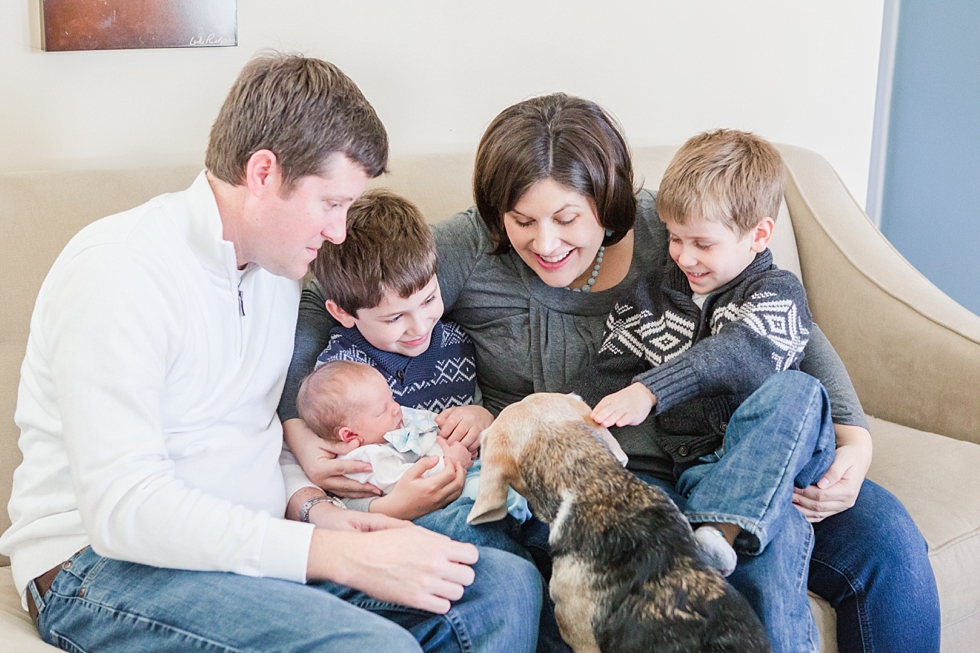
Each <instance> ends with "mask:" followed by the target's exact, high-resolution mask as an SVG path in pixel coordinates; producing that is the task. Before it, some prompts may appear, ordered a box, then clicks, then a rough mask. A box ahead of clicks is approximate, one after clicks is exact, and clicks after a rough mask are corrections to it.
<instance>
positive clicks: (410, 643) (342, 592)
mask: <svg viewBox="0 0 980 653" xmlns="http://www.w3.org/2000/svg"><path fill="white" fill-rule="evenodd" d="M71 563H72V564H71V566H70V567H69V568H68V569H66V570H63V571H62V572H60V573H59V574H58V575H57V577H56V578H55V580H54V583H53V584H52V586H51V588H50V590H49V591H48V592H47V593H46V594H45V596H44V599H43V600H40V601H39V600H38V597H37V596H35V597H34V598H35V603H36V604H37V606H38V610H39V615H38V630H39V632H40V633H41V637H42V638H43V639H44V641H46V642H48V643H49V644H53V645H55V646H58V647H60V648H62V649H63V650H68V651H76V652H80V651H132V652H133V653H148V652H150V651H215V652H219V651H228V652H230V651H236V652H240V651H282V652H296V653H301V652H302V653H306V652H312V651H329V652H330V653H361V652H363V651H372V652H382V651H383V652H385V653H389V652H390V653H402V652H409V651H411V652H413V653H416V652H418V651H422V650H425V651H433V652H439V653H443V652H445V653H450V652H453V653H456V652H460V653H461V652H464V651H466V652H469V651H498V652H500V653H510V652H520V651H525V652H530V651H534V650H535V646H536V641H537V638H538V614H539V613H540V611H541V601H542V589H543V583H542V580H541V576H540V574H539V573H538V571H537V569H535V568H534V566H533V565H532V564H531V563H529V562H527V561H525V560H522V559H520V558H516V557H514V556H513V555H510V554H507V553H503V552H501V551H496V550H494V549H481V550H480V560H479V561H478V562H477V563H476V564H475V565H474V570H475V571H476V580H475V581H474V583H473V584H472V585H470V586H469V587H468V588H466V591H465V592H464V594H463V598H462V599H460V600H459V601H455V602H453V606H452V608H451V609H450V611H449V613H447V614H445V615H434V614H431V613H429V612H424V611H422V610H415V609H411V608H406V607H403V606H399V605H394V604H391V603H385V602H382V601H378V600H376V599H373V598H371V597H369V596H367V595H365V594H363V593H361V592H358V591H357V590H352V589H350V588H348V587H344V586H342V585H337V584H335V583H316V584H310V585H301V584H299V583H292V582H288V581H283V580H276V579H270V578H252V577H248V576H239V575H237V574H230V573H217V572H200V571H183V570H175V569H160V568H156V567H148V566H145V565H139V564H135V563H130V562H121V561H118V560H112V559H109V558H103V557H101V556H99V555H98V554H96V553H95V552H94V551H92V549H91V548H87V549H85V550H84V551H82V552H81V553H79V554H78V555H77V556H75V557H74V558H73V559H72V561H71ZM33 590H34V587H33V582H32V583H31V584H30V585H29V586H28V591H29V592H30V591H33Z"/></svg>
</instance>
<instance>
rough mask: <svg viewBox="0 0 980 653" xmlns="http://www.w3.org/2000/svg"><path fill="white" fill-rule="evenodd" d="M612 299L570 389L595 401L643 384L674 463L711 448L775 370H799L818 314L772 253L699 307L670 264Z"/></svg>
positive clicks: (660, 438)
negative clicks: (656, 280)
mask: <svg viewBox="0 0 980 653" xmlns="http://www.w3.org/2000/svg"><path fill="white" fill-rule="evenodd" d="M660 278H661V279H663V283H662V284H661V285H654V284H650V283H649V282H648V281H647V280H643V281H641V282H640V283H639V284H637V286H636V288H635V289H634V292H633V293H632V295H631V296H630V297H629V298H628V299H626V300H622V301H620V302H619V303H617V304H616V306H615V308H614V309H613V311H612V313H610V315H609V318H608V320H607V321H606V328H605V331H604V333H603V339H602V345H601V346H600V348H599V351H598V354H597V356H596V359H595V362H594V363H593V365H592V366H590V367H589V368H588V369H587V370H586V371H585V373H584V374H582V376H581V377H580V378H579V381H578V382H577V384H576V387H575V388H574V390H575V391H576V392H577V393H578V394H580V395H582V397H583V398H584V399H585V401H586V402H587V403H589V405H592V406H594V405H595V404H596V402H598V401H599V400H600V399H602V398H603V397H605V396H606V395H608V394H611V393H613V392H616V391H618V390H621V389H623V388H625V387H626V386H628V385H630V384H631V383H633V382H634V381H640V382H641V383H643V384H644V385H646V386H647V387H648V388H649V389H650V391H651V392H652V393H653V394H654V395H656V397H657V405H656V406H655V407H654V411H653V419H655V420H656V425H657V429H656V432H657V434H658V435H657V437H658V444H659V445H660V447H661V448H662V449H663V450H664V452H666V453H668V454H670V455H671V456H672V457H673V459H674V462H675V463H684V462H690V461H692V460H694V459H696V458H698V457H699V456H703V455H705V454H708V453H711V452H712V451H715V450H716V449H717V448H718V447H719V445H720V444H721V442H722V439H723V437H724V433H725V428H726V426H727V424H728V420H729V418H730V417H731V414H732V413H733V412H734V411H735V409H736V408H737V407H738V406H739V405H740V404H741V403H742V402H743V401H744V400H745V399H746V398H747V397H748V396H749V395H750V394H752V392H754V391H755V390H756V389H758V388H759V386H761V385H762V384H763V383H764V382H765V380H766V379H768V378H769V377H770V376H772V375H773V374H775V373H777V372H781V371H783V370H788V369H793V370H798V369H799V365H800V361H801V360H802V359H803V347H804V346H806V343H807V340H808V339H809V336H810V328H811V326H812V318H811V316H810V309H809V307H808V305H807V301H806V291H805V290H804V289H803V284H802V283H800V281H799V279H797V278H796V275H794V274H793V273H792V272H789V271H786V270H780V269H778V268H777V267H776V266H775V265H773V263H772V253H771V252H770V251H769V250H768V249H766V250H765V251H764V252H762V253H760V254H758V255H757V256H756V258H755V260H754V261H753V262H752V263H750V264H749V266H748V267H747V268H746V269H745V270H743V271H742V273H741V274H739V275H738V276H737V277H736V278H735V279H733V280H732V281H730V282H728V283H727V284H725V285H724V286H722V287H721V288H718V289H717V290H715V291H713V292H711V293H710V294H709V295H708V296H707V297H706V298H705V300H704V305H703V308H699V307H698V305H697V304H695V303H694V300H693V299H692V298H691V287H690V285H689V284H688V281H687V278H686V277H685V276H684V273H683V272H681V270H680V269H679V268H678V267H677V265H676V264H674V262H673V261H669V265H668V266H667V269H666V270H665V271H664V274H663V275H661V277H660Z"/></svg>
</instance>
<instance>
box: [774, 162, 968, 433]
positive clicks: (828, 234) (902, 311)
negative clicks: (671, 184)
mask: <svg viewBox="0 0 980 653" xmlns="http://www.w3.org/2000/svg"><path fill="white" fill-rule="evenodd" d="M779 149H780V151H781V152H782V154H783V157H784V159H785V161H786V164H787V167H788V169H789V179H788V181H787V186H786V203H787V206H788V207H789V212H790V215H791V216H792V219H793V226H794V228H795V230H796V240H797V247H798V249H799V254H800V263H801V266H802V269H803V279H804V283H805V285H806V289H807V294H808V297H809V300H810V307H811V310H812V312H813V316H814V320H815V321H816V322H817V323H818V324H819V325H820V328H821V329H823V331H824V333H826V334H827V337H828V338H829V339H830V341H831V342H832V343H833V345H834V347H835V348H836V349H837V351H838V353H839V354H840V356H841V358H842V359H843V361H844V364H845V365H846V366H847V370H848V372H849V373H850V375H851V379H852V380H853V382H854V386H855V388H856V389H857V393H858V396H859V397H860V398H861V402H862V404H863V406H864V409H865V411H866V412H868V413H870V414H872V415H875V416H877V417H880V418H882V419H885V420H888V421H891V422H895V423H898V424H903V425H905V426H910V427H912V428H916V429H920V430H923V431H931V432H933V433H940V434H942V435H946V436H949V437H953V438H956V439H959V440H967V441H971V442H976V443H980V401H977V391H978V389H980V317H977V316H976V315H974V314H973V313H971V312H970V311H968V310H966V309H965V308H963V307H962V306H960V305H959V304H957V303H956V302H955V301H953V300H952V299H950V298H949V297H948V296H946V295H945V294H944V293H943V292H942V291H940V290H939V289H938V288H936V287H935V286H934V285H933V284H932V283H930V282H929V281H928V280H927V279H926V278H925V277H924V276H922V274H921V273H919V272H918V271H917V270H916V269H915V268H913V267H912V266H911V265H910V264H909V263H908V261H906V260H905V259H904V258H902V256H901V254H899V253H898V252H897V251H896V250H895V248H894V247H892V246H891V244H890V243H888V241H887V240H886V239H885V238H884V237H883V236H882V235H881V233H880V232H879V231H878V230H877V229H876V228H875V227H874V225H873V224H872V223H871V221H870V220H869V219H868V218H867V216H865V215H864V212H863V211H862V210H861V208H860V206H859V205H858V204H857V202H855V201H854V198H853V197H851V195H850V193H849V192H848V190H847V188H846V187H845V186H844V184H843V182H842V181H841V180H840V178H839V177H838V176H837V174H836V172H834V170H833V168H832V167H831V166H830V164H829V163H828V162H827V161H826V160H824V159H823V158H822V157H821V156H819V155H818V154H815V153H814V152H811V151H809V150H806V149H803V148H799V147H793V146H787V145H781V146H779Z"/></svg>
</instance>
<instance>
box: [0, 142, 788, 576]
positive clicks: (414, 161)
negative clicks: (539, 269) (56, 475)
mask: <svg viewBox="0 0 980 653" xmlns="http://www.w3.org/2000/svg"><path fill="white" fill-rule="evenodd" d="M675 150H676V147H670V146H664V147H649V148H640V149H638V150H636V151H635V152H634V159H635V166H636V179H637V183H638V184H642V185H643V186H645V187H647V188H656V186H657V184H658V183H659V181H660V178H661V176H662V175H663V171H664V169H665V168H666V167H667V164H668V162H669V161H670V157H671V156H673V153H674V151H675ZM390 168H391V172H390V174H388V175H385V176H384V177H383V178H381V179H377V180H373V181H372V183H371V186H385V187H388V188H390V189H391V190H393V191H394V192H397V193H400V194H403V195H405V196H406V197H408V198H410V199H411V200H412V201H414V202H415V203H416V204H418V206H419V208H420V209H421V210H422V212H423V214H424V215H425V216H427V217H428V219H429V220H430V221H431V222H437V221H439V220H442V219H444V218H447V217H449V216H450V215H452V214H453V213H455V212H456V211H459V210H461V209H464V208H466V207H468V206H470V205H471V204H472V203H473V195H472V191H471V187H470V185H471V178H472V174H473V154H472V153H466V154H435V155H420V156H403V157H395V158H393V159H392V162H391V166H390ZM199 171H200V166H199V165H175V166H166V167H157V168H142V169H122V170H84V171H82V170H79V171H62V172H37V173H19V174H4V175H0V532H3V531H4V530H6V529H7V527H8V526H9V525H10V519H9V516H8V514H7V511H6V509H5V508H6V505H7V501H8V500H9V498H10V490H11V484H12V477H13V471H14V469H15V468H16V467H17V465H19V464H20V462H21V454H20V451H19V450H18V448H17V438H18V436H19V430H18V429H17V427H16V425H15V424H14V407H15V404H16V399H17V385H18V382H19V379H20V366H21V363H22V361H23V358H24V351H25V349H26V346H27V334H28V329H29V325H30V319H31V313H32V311H33V309H34V300H35V298H36V297H37V293H38V290H39V289H40V287H41V282H42V281H43V280H44V277H45V275H46V274H47V272H48V269H49V268H50V267H51V264H52V263H53V262H54V259H55V258H56V257H57V255H58V253H59V252H60V251H61V249H62V248H63V247H64V246H65V244H66V243H67V242H68V240H69V239H70V238H71V237H72V236H73V235H74V234H75V233H76V232H78V230H80V229H81V228H82V227H84V226H85V225H87V224H88V223H89V222H92V221H93V220H97V219H98V218H101V217H104V216H107V215H112V214H113V213H117V212H119V211H124V210H126V209H129V208H132V207H135V206H138V205H140V204H142V203H143V202H145V201H147V200H149V199H150V198H152V197H154V196H156V195H159V194H160V193H164V192H170V191H176V190H182V189H184V188H186V187H187V186H189V185H190V183H191V182H192V181H193V180H194V177H195V176H196V175H197V173H198V172H199ZM777 225H778V228H777V230H776V234H777V237H776V240H777V241H779V242H778V243H774V245H773V251H774V253H775V255H776V261H777V264H779V265H780V266H781V267H784V268H787V269H791V270H794V271H796V272H797V273H799V258H798V255H797V251H796V242H795V237H794V234H793V226H792V224H791V223H790V220H789V214H788V213H787V212H786V210H785V207H784V208H783V211H782V213H781V214H780V218H779V219H778V220H777ZM7 564H9V561H8V560H7V559H6V557H3V556H0V565H7Z"/></svg>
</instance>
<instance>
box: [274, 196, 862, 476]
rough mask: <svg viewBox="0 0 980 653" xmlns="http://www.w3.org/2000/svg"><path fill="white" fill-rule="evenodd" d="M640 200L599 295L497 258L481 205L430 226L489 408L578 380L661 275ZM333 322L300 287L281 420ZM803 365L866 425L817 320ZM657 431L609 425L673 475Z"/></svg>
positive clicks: (637, 467) (507, 257) (846, 413)
mask: <svg viewBox="0 0 980 653" xmlns="http://www.w3.org/2000/svg"><path fill="white" fill-rule="evenodd" d="M637 200H638V206H637V216H636V225H635V227H634V245H633V261H632V263H631V265H630V270H629V272H628V273H627V275H626V278H625V279H623V281H621V282H620V283H619V284H617V285H616V286H615V287H613V288H610V289H608V290H604V291H601V292H593V293H580V292H573V291H571V290H568V289H567V288H553V287H551V286H548V285H546V284H545V283H544V282H543V281H542V280H541V279H540V278H539V277H538V276H537V274H535V273H534V271H533V270H531V269H530V268H529V267H527V265H525V264H524V262H523V261H522V260H521V258H520V256H518V255H517V253H516V252H515V251H514V250H510V251H508V252H506V253H504V254H501V255H497V256H494V255H491V254H490V252H491V251H492V250H493V249H494V246H493V243H492V242H491V240H490V237H489V234H488V232H487V228H486V225H485V224H484V223H483V221H482V219H481V218H480V216H479V214H478V213H477V212H476V209H475V208H470V209H469V210H467V211H463V212H462V213H457V214H456V215H454V216H453V217H451V218H449V219H448V220H445V221H443V222H440V223H438V224H436V225H435V226H434V227H433V231H434V233H435V239H436V246H437V248H438V251H439V275H438V276H439V285H440V287H441V289H442V297H443V302H444V303H445V306H446V313H445V316H444V319H447V320H452V321H454V322H456V323H458V324H459V325H460V326H462V327H463V329H464V330H465V331H466V332H467V333H469V335H470V337H472V338H473V341H474V342H475V343H476V370H477V380H478V384H479V387H480V390H481V391H482V393H483V403H484V406H485V407H486V408H487V409H488V410H489V411H490V412H491V413H493V414H497V413H499V412H500V410H501V409H503V408H504V406H507V405H508V404H510V403H513V402H515V401H520V400H521V399H522V398H524V397H525V396H527V395H528V394H530V393H532V392H564V391H566V390H567V389H568V388H570V387H572V386H573V385H574V383H575V380H576V378H577V376H578V375H579V374H581V373H582V371H583V370H584V369H585V368H586V367H587V366H588V364H589V363H590V362H591V361H592V359H593V357H594V356H595V354H596V351H597V350H598V348H599V346H600V345H601V344H602V335H603V328H604V326H605V322H606V318H607V317H608V315H609V313H610V311H612V309H613V306H615V304H616V302H617V301H618V300H620V299H621V298H625V297H627V296H629V293H630V291H631V289H632V288H633V287H634V285H635V284H636V282H637V280H638V279H640V278H643V277H647V278H649V277H652V276H657V275H659V274H661V271H662V269H663V261H664V260H665V258H664V257H665V256H666V255H667V253H666V249H667V232H666V229H665V228H664V226H663V223H661V222H660V219H659V218H658V217H657V209H656V204H655V201H654V196H653V194H652V193H650V192H649V191H646V190H644V191H641V192H640V194H639V195H638V197H637ZM335 325H336V323H335V322H334V321H333V319H332V318H331V317H330V315H329V314H328V313H327V311H326V308H325V307H324V300H323V298H322V296H321V295H320V290H319V288H318V287H317V285H316V283H315V282H311V284H309V285H308V286H307V289H306V290H305V291H304V292H303V300H302V301H301V304H300V313H299V320H298V323H297V327H296V345H295V349H294V352H293V360H292V363H291V364H290V368H289V374H288V376H287V379H286V387H285V388H284V390H283V397H282V401H281V402H280V405H279V415H280V417H281V418H282V419H283V420H286V419H290V418H292V417H296V416H297V415H296V408H295V403H296V393H297V392H298V390H299V384H300V383H301V382H302V380H303V377H304V376H305V375H306V374H307V373H309V371H311V370H312V369H313V366H314V364H315V362H316V357H317V354H319V353H320V352H321V351H322V350H323V348H324V347H325V346H326V344H327V341H328V339H329V333H330V329H331V328H332V327H333V326H335ZM801 368H802V370H803V371H804V372H808V373H809V374H811V375H813V376H815V377H817V378H818V379H820V380H821V381H822V382H823V384H824V386H825V387H826V388H827V391H828V393H829V395H830V399H831V404H832V407H833V417H834V422H836V423H838V424H855V425H859V426H863V427H865V428H866V427H867V421H866V419H865V417H864V413H863V411H862V410H861V405H860V402H859V401H858V398H857V394H856V393H855V392H854V387H853V386H852V385H851V382H850V379H849V378H848V376H847V371H846V370H845V369H844V365H843V363H841V361H840V358H839V357H838V356H837V353H836V352H835V351H834V349H833V347H832V346H831V345H830V343H829V341H827V339H826V337H825V336H824V335H823V333H821V332H820V330H819V329H818V328H817V327H816V325H814V328H813V331H812V333H811V336H810V342H809V343H808V344H807V347H806V349H805V358H804V360H803V364H802V366H801ZM652 428H653V420H652V419H651V420H647V422H646V423H644V424H642V425H640V426H637V427H624V428H619V429H616V428H614V429H612V431H613V433H614V435H615V436H616V438H617V439H618V440H619V442H620V444H621V445H622V447H623V449H624V451H626V453H627V454H628V455H629V457H630V464H629V468H630V469H632V470H634V471H642V472H647V473H651V474H654V475H656V476H660V477H662V478H668V479H669V478H672V462H671V460H670V458H669V456H667V455H666V454H664V453H663V452H661V451H660V449H659V448H658V447H657V445H656V444H655V443H654V439H653V437H652V431H651V429H652Z"/></svg>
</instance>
